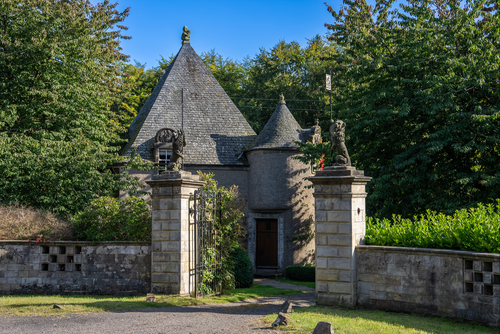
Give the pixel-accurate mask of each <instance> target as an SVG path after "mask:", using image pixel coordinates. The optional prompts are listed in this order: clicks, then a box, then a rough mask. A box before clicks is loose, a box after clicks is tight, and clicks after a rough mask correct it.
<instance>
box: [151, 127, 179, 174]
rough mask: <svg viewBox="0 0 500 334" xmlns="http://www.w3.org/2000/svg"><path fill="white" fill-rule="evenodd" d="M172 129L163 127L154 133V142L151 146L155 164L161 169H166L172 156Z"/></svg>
mask: <svg viewBox="0 0 500 334" xmlns="http://www.w3.org/2000/svg"><path fill="white" fill-rule="evenodd" d="M173 133H174V130H172V129H168V128H164V129H161V130H159V131H158V132H157V133H156V137H155V143H154V145H153V147H152V149H153V156H154V157H155V164H156V165H157V166H159V167H160V169H161V170H166V169H167V165H168V163H169V162H170V157H171V156H172V135H173Z"/></svg>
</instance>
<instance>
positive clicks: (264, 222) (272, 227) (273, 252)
mask: <svg viewBox="0 0 500 334" xmlns="http://www.w3.org/2000/svg"><path fill="white" fill-rule="evenodd" d="M256 222H257V251H256V266H257V267H261V268H262V267H264V268H265V267H268V268H277V267H278V220H277V219H256Z"/></svg>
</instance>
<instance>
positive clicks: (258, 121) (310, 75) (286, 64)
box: [237, 36, 337, 133]
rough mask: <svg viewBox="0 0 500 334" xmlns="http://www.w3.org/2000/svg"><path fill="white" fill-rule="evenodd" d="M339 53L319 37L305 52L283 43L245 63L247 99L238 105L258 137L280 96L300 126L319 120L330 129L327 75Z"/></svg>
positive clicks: (312, 41) (303, 49)
mask: <svg viewBox="0 0 500 334" xmlns="http://www.w3.org/2000/svg"><path fill="white" fill-rule="evenodd" d="M336 53H337V50H336V48H335V46H334V44H333V43H331V42H328V41H326V40H325V39H324V38H322V37H320V36H316V37H314V38H313V39H311V40H309V41H308V43H307V46H306V47H304V48H301V47H300V45H299V44H298V43H297V42H291V43H286V42H284V41H282V42H280V43H278V44H277V45H276V46H275V47H274V48H272V49H271V50H269V51H267V50H265V49H261V50H260V53H258V54H257V55H256V56H255V57H254V58H253V59H246V61H245V66H246V67H247V70H246V71H247V78H246V80H245V81H244V82H243V88H244V93H243V97H244V99H242V100H240V101H237V105H238V107H239V109H240V110H241V111H242V113H243V114H244V115H245V117H246V119H247V121H248V122H249V123H250V125H251V126H252V127H253V128H254V130H255V131H256V132H257V133H258V132H260V131H261V130H262V128H263V127H264V126H265V124H266V123H267V121H268V120H269V117H270V116H271V114H272V113H273V111H274V110H275V109H276V107H277V104H278V100H279V95H280V94H281V93H283V94H284V96H285V100H286V102H287V106H288V108H289V109H290V111H291V112H292V114H293V115H294V117H295V119H296V120H297V121H298V122H299V124H300V125H301V126H303V127H307V126H311V125H313V124H314V123H315V118H317V117H319V118H320V120H321V121H322V122H321V125H322V127H323V128H325V127H327V126H328V122H329V119H330V117H329V107H328V106H329V101H328V94H327V91H326V89H325V74H327V73H329V72H330V68H331V67H332V66H333V65H334V64H335V62H334V60H333V58H332V56H333V55H334V54H336Z"/></svg>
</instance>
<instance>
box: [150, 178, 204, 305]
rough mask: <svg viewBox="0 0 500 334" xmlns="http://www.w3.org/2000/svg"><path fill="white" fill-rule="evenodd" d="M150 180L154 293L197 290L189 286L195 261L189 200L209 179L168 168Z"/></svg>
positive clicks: (179, 292) (152, 282)
mask: <svg viewBox="0 0 500 334" xmlns="http://www.w3.org/2000/svg"><path fill="white" fill-rule="evenodd" d="M146 182H147V183H148V184H149V185H150V186H151V188H152V189H153V191H152V194H151V199H152V202H153V203H152V204H153V219H152V224H153V226H152V239H151V244H152V249H151V292H153V293H163V294H180V295H189V294H190V293H191V292H193V291H190V289H194V286H193V287H190V285H189V265H190V263H189V261H190V260H191V261H194V259H190V257H189V250H190V249H192V246H193V245H189V242H190V241H189V218H190V217H189V214H190V213H189V201H190V197H191V196H192V195H193V193H194V191H195V190H197V189H199V188H201V187H202V186H203V185H204V184H205V182H204V181H200V180H199V177H198V175H192V174H191V173H190V172H185V171H179V172H175V171H164V172H162V174H159V175H155V176H153V178H152V180H151V181H146ZM191 242H193V241H191ZM190 246H191V247H190Z"/></svg>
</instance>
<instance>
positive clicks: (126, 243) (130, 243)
mask: <svg viewBox="0 0 500 334" xmlns="http://www.w3.org/2000/svg"><path fill="white" fill-rule="evenodd" d="M28 244H32V245H66V244H68V245H69V244H71V245H85V246H114V245H116V246H151V241H99V242H93V241H66V240H65V241H60V240H53V241H42V242H36V241H34V240H29V241H28V240H0V246H2V245H28Z"/></svg>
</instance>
